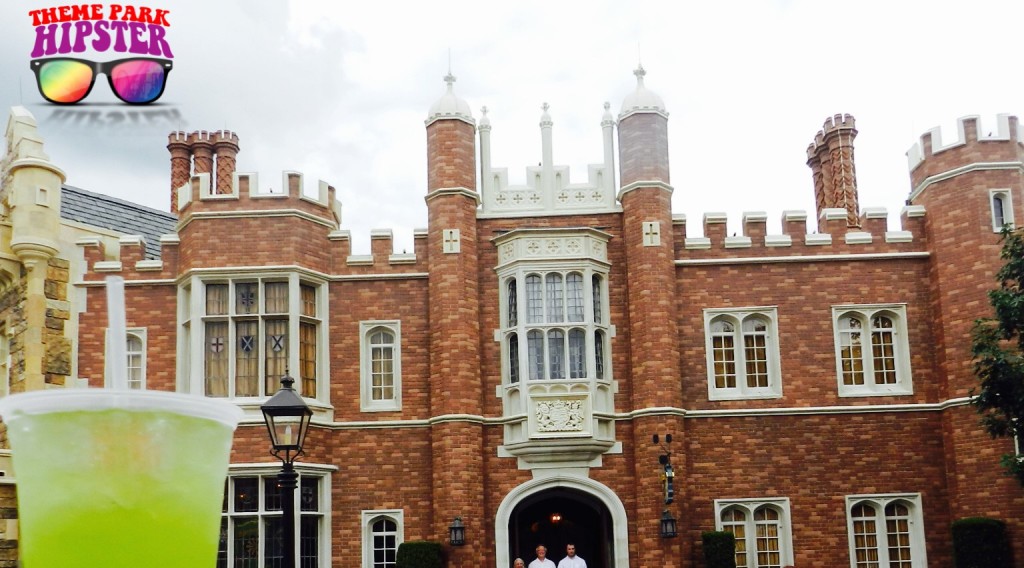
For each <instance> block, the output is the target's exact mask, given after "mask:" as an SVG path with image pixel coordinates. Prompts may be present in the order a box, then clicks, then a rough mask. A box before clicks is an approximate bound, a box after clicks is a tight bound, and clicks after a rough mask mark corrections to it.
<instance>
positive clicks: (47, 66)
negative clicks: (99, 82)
mask: <svg viewBox="0 0 1024 568" xmlns="http://www.w3.org/2000/svg"><path fill="white" fill-rule="evenodd" d="M37 78H38V80H39V92H40V93H42V95H43V97H44V98H45V99H46V100H48V101H50V102H54V103H60V104H70V103H77V102H78V101H80V100H82V99H84V98H85V95H87V94H89V89H91V88H92V80H93V74H92V67H90V66H89V65H86V64H85V63H82V62H81V61H73V60H69V59H54V60H51V61H46V62H43V64H42V65H40V66H39V72H38V74H37Z"/></svg>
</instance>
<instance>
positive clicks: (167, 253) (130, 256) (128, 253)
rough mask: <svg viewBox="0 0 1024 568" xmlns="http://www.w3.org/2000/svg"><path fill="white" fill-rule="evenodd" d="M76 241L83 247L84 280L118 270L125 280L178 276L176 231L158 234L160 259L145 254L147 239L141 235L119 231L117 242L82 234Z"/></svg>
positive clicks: (90, 279) (102, 276) (159, 278)
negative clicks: (168, 233)
mask: <svg viewBox="0 0 1024 568" xmlns="http://www.w3.org/2000/svg"><path fill="white" fill-rule="evenodd" d="M75 244H76V245H78V246H79V247H80V248H81V249H82V258H83V259H84V260H85V263H86V270H85V272H84V274H83V278H84V280H86V281H97V280H102V279H103V278H105V277H106V276H107V275H108V274H117V275H119V276H122V277H123V278H124V279H125V280H168V279H173V278H175V277H176V276H177V269H178V253H179V250H178V247H179V245H180V244H181V240H180V239H179V238H178V236H177V235H163V236H161V237H160V258H159V259H152V258H146V240H145V239H144V238H143V237H142V236H140V235H122V236H121V237H118V238H117V239H116V242H111V241H110V240H109V239H103V238H100V237H82V238H80V239H78V240H77V241H76V242H75ZM114 245H116V246H114Z"/></svg>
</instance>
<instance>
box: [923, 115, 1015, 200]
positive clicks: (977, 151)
mask: <svg viewBox="0 0 1024 568" xmlns="http://www.w3.org/2000/svg"><path fill="white" fill-rule="evenodd" d="M1022 140H1024V133H1022V132H1021V131H1020V127H1019V124H1018V120H1017V117H1016V116H1011V115H1009V114H1000V115H997V116H996V117H995V118H994V120H993V119H987V120H985V121H984V122H983V121H982V120H981V118H980V117H979V116H976V115H975V116H965V117H961V118H959V119H957V129H956V132H953V133H950V132H943V130H942V129H941V128H939V127H936V128H932V129H931V130H929V131H928V132H925V133H924V134H923V135H922V136H921V138H920V140H919V141H918V142H916V143H915V144H914V145H913V146H911V147H910V149H909V150H907V165H908V167H909V169H910V179H911V187H912V190H911V194H910V200H911V202H913V201H914V200H916V199H917V198H918V197H919V196H920V195H921V193H922V192H924V191H925V190H926V189H927V188H928V187H929V186H931V185H933V184H935V183H936V182H940V181H943V180H945V179H950V178H951V177H955V176H958V175H962V174H964V173H968V172H970V171H982V170H988V171H995V170H1015V171H1016V170H1020V169H1022V168H1024V148H1022V145H1021V143H1022Z"/></svg>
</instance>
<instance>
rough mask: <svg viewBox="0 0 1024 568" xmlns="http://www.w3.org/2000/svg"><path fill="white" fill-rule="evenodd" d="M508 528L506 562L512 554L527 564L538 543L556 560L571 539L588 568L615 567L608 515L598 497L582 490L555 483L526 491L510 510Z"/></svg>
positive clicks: (511, 557) (533, 556) (560, 557)
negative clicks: (530, 491) (530, 493)
mask: <svg viewBox="0 0 1024 568" xmlns="http://www.w3.org/2000/svg"><path fill="white" fill-rule="evenodd" d="M508 532H509V539H508V542H509V560H510V562H509V564H510V565H511V559H514V558H516V557H519V558H522V559H523V560H525V561H526V563H527V564H529V563H530V561H532V560H533V559H534V558H536V556H537V555H536V554H535V553H534V550H535V549H536V548H537V545H539V544H543V545H544V546H546V547H547V549H548V558H550V559H551V560H552V561H553V562H554V563H555V564H558V561H559V560H561V559H562V558H564V557H565V545H566V543H569V542H571V543H573V544H575V545H576V554H578V555H579V556H580V557H582V558H583V559H584V560H586V561H587V566H588V568H615V560H614V559H615V554H614V544H615V539H614V538H613V534H612V519H611V515H610V514H609V513H608V509H607V508H605V506H604V504H603V503H601V501H600V500H598V499H597V498H595V497H593V496H592V495H588V494H587V493H584V492H582V491H577V490H575V489H568V488H564V487H559V488H555V489H548V490H546V491H541V492H539V493H534V494H533V495H530V496H529V497H527V498H525V499H523V500H522V501H520V502H519V504H518V505H516V508H515V509H514V510H513V511H512V516H511V517H510V518H509V522H508Z"/></svg>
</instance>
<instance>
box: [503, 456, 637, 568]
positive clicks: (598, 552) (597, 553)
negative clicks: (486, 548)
mask: <svg viewBox="0 0 1024 568" xmlns="http://www.w3.org/2000/svg"><path fill="white" fill-rule="evenodd" d="M546 473H547V472H546ZM552 506H554V507H556V508H559V509H561V508H562V507H563V506H564V507H566V508H565V509H562V511H570V513H565V512H562V511H550V512H548V517H547V522H548V523H551V518H550V514H551V513H552V512H558V513H561V515H562V519H561V520H560V521H559V522H562V521H564V520H566V515H567V514H570V515H577V514H579V515H589V516H590V517H591V519H592V518H593V517H597V519H596V520H593V519H592V520H589V521H588V520H586V519H580V518H574V525H575V526H576V527H578V526H580V524H581V523H582V524H583V525H584V526H585V525H586V523H590V526H594V527H599V531H600V532H597V529H595V533H597V534H595V535H593V536H591V539H592V540H586V538H577V537H576V536H574V535H572V532H571V531H570V530H569V529H568V528H566V529H561V530H562V531H566V532H568V534H569V535H570V536H562V537H559V536H558V534H559V533H558V532H557V531H552V532H551V533H550V534H552V535H554V536H555V538H556V539H557V538H566V539H570V538H575V539H576V540H578V542H576V543H575V544H576V545H577V551H578V552H579V555H580V556H582V557H583V558H584V559H586V561H587V564H588V565H589V566H591V567H592V568H598V567H600V568H629V531H628V530H627V529H628V527H627V519H626V509H625V507H623V506H622V501H621V500H619V497H618V496H617V495H616V494H615V492H614V491H612V490H611V489H609V488H608V487H607V486H605V485H604V484H602V483H599V482H597V481H594V480H593V479H590V478H587V477H583V476H578V475H572V474H564V473H563V474H557V473H556V474H553V475H552V474H551V473H549V474H548V475H546V476H544V477H538V478H535V479H532V480H530V481H527V482H526V483H523V484H522V485H520V486H518V487H516V488H515V489H513V490H511V491H509V492H508V494H507V495H505V498H504V499H502V501H501V504H500V505H499V506H498V511H497V514H496V515H495V518H494V543H495V548H494V557H495V560H496V561H497V562H496V564H497V567H498V568H505V567H511V566H512V559H514V558H515V557H516V555H521V556H522V557H523V559H524V560H526V561H527V563H529V562H530V560H532V559H533V558H534V552H533V549H534V548H535V547H536V545H537V542H535V541H533V540H531V539H530V535H532V534H534V533H533V530H532V526H533V524H532V522H531V523H530V524H529V527H528V529H527V530H528V531H529V532H522V531H521V530H520V529H519V528H518V527H519V526H520V525H523V524H524V523H526V521H527V520H528V519H529V518H530V516H531V515H532V516H534V517H535V518H534V522H538V523H539V522H541V520H542V519H541V518H538V517H541V516H543V515H542V513H544V512H545V510H546V509H550V508H552ZM514 519H515V520H514ZM563 526H566V527H568V525H563ZM542 530H543V529H542V525H538V526H537V533H538V534H539V533H541V531H542ZM572 530H573V531H575V530H577V529H576V528H574V529H572ZM562 534H563V535H564V534H565V533H562ZM584 536H585V537H586V536H587V535H584ZM558 542H562V541H558ZM558 542H556V543H555V544H552V542H545V543H544V544H545V546H547V547H548V550H549V554H550V556H551V558H552V559H561V558H562V557H563V556H565V544H564V542H563V543H562V544H561V545H560V546H559V544H558ZM583 542H588V543H589V542H596V543H597V544H595V545H593V546H594V547H595V549H594V550H590V547H591V544H587V545H586V546H587V548H582V547H583ZM591 559H593V563H592V562H591ZM598 562H601V564H598Z"/></svg>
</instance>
